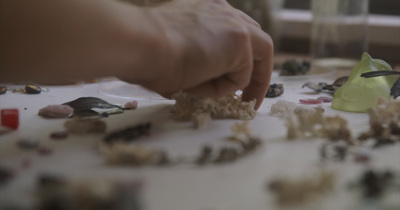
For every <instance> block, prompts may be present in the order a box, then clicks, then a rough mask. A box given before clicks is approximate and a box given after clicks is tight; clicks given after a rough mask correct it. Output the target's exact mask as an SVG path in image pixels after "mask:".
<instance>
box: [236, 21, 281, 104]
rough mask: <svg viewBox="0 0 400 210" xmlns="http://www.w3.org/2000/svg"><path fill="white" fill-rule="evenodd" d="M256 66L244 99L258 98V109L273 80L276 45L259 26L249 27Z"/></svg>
mask: <svg viewBox="0 0 400 210" xmlns="http://www.w3.org/2000/svg"><path fill="white" fill-rule="evenodd" d="M249 28H250V34H251V45H252V52H253V59H254V67H253V69H252V70H253V71H252V72H251V80H250V83H249V85H248V86H247V87H246V88H245V89H244V90H243V100H245V101H251V100H253V99H257V103H256V106H255V109H258V108H259V107H260V105H261V103H262V101H263V99H264V97H265V94H266V92H267V90H268V87H269V82H270V80H271V73H272V67H273V65H272V64H273V63H272V62H273V53H274V47H273V42H272V39H271V37H270V36H269V35H268V34H266V33H265V32H264V31H262V30H261V29H259V28H255V27H249Z"/></svg>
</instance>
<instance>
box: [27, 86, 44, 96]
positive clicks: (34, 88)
mask: <svg viewBox="0 0 400 210" xmlns="http://www.w3.org/2000/svg"><path fill="white" fill-rule="evenodd" d="M41 92H42V88H40V87H39V86H37V85H26V86H25V93H27V94H39V93H41Z"/></svg>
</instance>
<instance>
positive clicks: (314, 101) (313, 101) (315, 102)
mask: <svg viewBox="0 0 400 210" xmlns="http://www.w3.org/2000/svg"><path fill="white" fill-rule="evenodd" d="M299 101H300V103H301V104H321V103H322V101H321V100H318V99H312V98H307V99H300V100H299Z"/></svg>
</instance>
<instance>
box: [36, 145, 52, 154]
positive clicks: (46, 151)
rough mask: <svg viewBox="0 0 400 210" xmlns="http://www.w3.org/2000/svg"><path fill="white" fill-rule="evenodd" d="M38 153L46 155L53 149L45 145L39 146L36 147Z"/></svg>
mask: <svg viewBox="0 0 400 210" xmlns="http://www.w3.org/2000/svg"><path fill="white" fill-rule="evenodd" d="M38 153H39V155H42V156H48V155H51V154H52V153H53V150H51V149H49V148H47V147H41V148H39V149H38Z"/></svg>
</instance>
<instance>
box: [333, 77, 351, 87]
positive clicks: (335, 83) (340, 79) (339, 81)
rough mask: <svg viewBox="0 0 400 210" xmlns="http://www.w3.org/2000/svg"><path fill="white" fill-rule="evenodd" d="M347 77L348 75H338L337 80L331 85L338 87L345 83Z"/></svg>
mask: <svg viewBox="0 0 400 210" xmlns="http://www.w3.org/2000/svg"><path fill="white" fill-rule="evenodd" d="M348 79H349V77H348V76H344V77H340V78H338V79H337V80H335V81H334V82H333V84H332V85H333V86H339V87H340V86H342V85H344V83H346V82H347V80H348Z"/></svg>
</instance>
